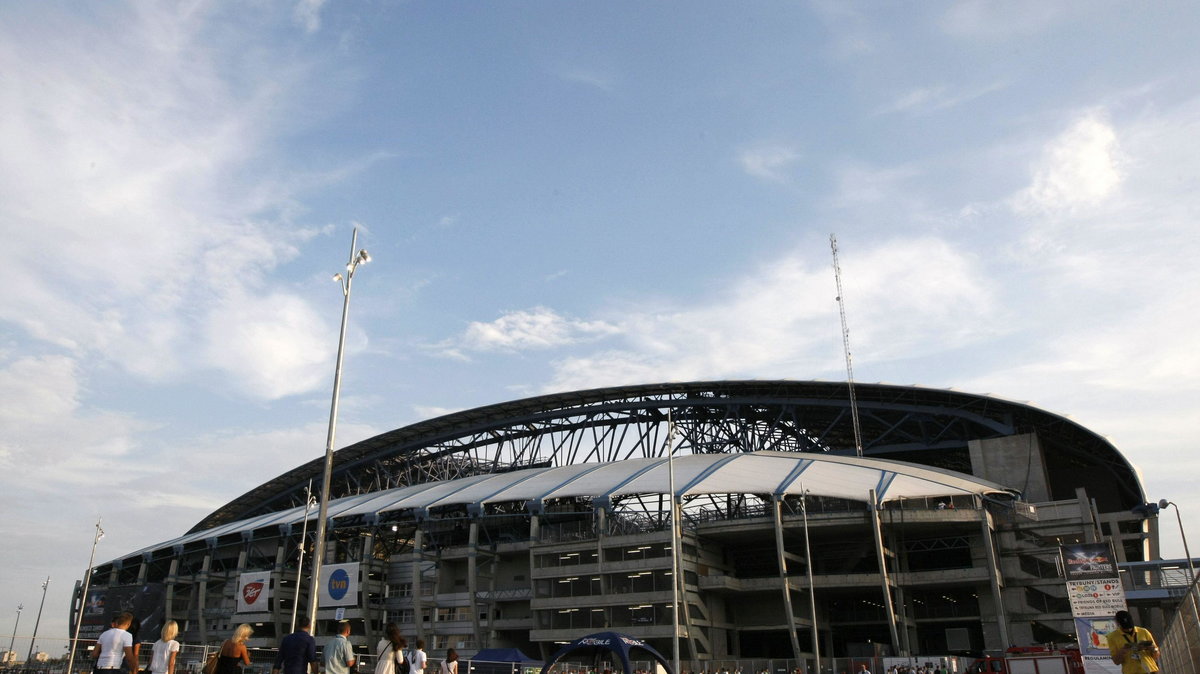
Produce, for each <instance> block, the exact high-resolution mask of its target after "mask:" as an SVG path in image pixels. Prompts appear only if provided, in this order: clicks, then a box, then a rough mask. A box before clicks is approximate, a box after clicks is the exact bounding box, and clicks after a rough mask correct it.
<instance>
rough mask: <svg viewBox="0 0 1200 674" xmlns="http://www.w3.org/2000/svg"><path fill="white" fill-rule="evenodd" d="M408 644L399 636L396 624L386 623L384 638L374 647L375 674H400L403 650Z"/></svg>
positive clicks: (402, 668)
mask: <svg viewBox="0 0 1200 674" xmlns="http://www.w3.org/2000/svg"><path fill="white" fill-rule="evenodd" d="M407 647H408V642H406V641H405V640H404V637H403V636H401V635H400V627H399V626H398V625H396V623H388V624H387V627H386V628H384V637H383V638H382V639H380V640H379V644H378V645H377V646H375V655H377V656H379V657H378V660H376V661H375V674H400V673H401V671H403V670H404V649H405V648H407Z"/></svg>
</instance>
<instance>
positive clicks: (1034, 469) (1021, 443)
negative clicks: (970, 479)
mask: <svg viewBox="0 0 1200 674" xmlns="http://www.w3.org/2000/svg"><path fill="white" fill-rule="evenodd" d="M967 451H968V453H969V454H970V456H971V474H972V475H974V476H975V477H978V478H982V479H984V480H991V481H992V482H998V483H1000V484H1007V485H1011V486H1013V487H1015V488H1016V489H1018V490H1020V491H1021V494H1022V495H1023V496H1024V498H1025V500H1026V501H1028V502H1030V503H1044V502H1046V501H1051V500H1053V498H1052V496H1051V494H1050V480H1049V478H1048V477H1047V471H1046V461H1045V459H1044V458H1043V456H1042V445H1041V442H1039V441H1038V437H1037V435H1036V434H1034V433H1024V434H1021V435H1009V436H1006V437H1003V438H989V439H986V440H970V441H968V442H967Z"/></svg>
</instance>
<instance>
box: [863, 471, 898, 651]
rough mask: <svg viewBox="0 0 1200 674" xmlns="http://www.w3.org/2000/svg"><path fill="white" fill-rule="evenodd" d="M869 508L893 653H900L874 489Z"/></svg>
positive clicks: (877, 503) (869, 496) (869, 494)
mask: <svg viewBox="0 0 1200 674" xmlns="http://www.w3.org/2000/svg"><path fill="white" fill-rule="evenodd" d="M867 506H868V507H869V508H870V510H871V533H872V534H873V535H874V538H875V559H876V560H877V561H878V562H879V584H880V586H881V588H882V590H883V610H884V614H885V615H886V616H887V623H888V630H889V631H890V632H891V637H892V652H893V653H899V652H900V635H899V634H898V633H897V631H896V607H895V605H894V604H893V603H892V590H891V587H890V586H891V583H890V582H889V581H888V572H887V555H886V554H885V552H884V548H883V525H882V523H881V522H880V521H879V498H878V496H876V494H875V490H874V489H872V490H870V491H869V492H868V499H867Z"/></svg>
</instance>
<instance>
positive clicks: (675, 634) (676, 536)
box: [665, 409, 683, 674]
mask: <svg viewBox="0 0 1200 674" xmlns="http://www.w3.org/2000/svg"><path fill="white" fill-rule="evenodd" d="M674 444H675V422H674V421H673V420H672V419H671V410H670V409H668V410H667V444H666V448H665V450H666V452H667V489H669V490H670V492H671V667H672V668H673V669H674V672H675V674H679V594H680V593H679V588H680V587H681V585H680V583H679V578H680V576H681V575H682V574H681V571H682V567H683V564H681V563H680V560H681V559H682V557H681V556H680V554H679V552H680V551H679V548H680V545H681V544H682V541H681V539H682V535H683V532H682V531H681V530H680V529H679V516H680V514H682V510H683V509H682V508H680V507H679V506H678V505H677V504H676V502H675V461H674V456H675V449H674V447H673V446H672V445H674Z"/></svg>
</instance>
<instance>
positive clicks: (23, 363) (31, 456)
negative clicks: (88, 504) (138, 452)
mask: <svg viewBox="0 0 1200 674" xmlns="http://www.w3.org/2000/svg"><path fill="white" fill-rule="evenodd" d="M80 377H81V375H80V366H79V363H78V362H77V361H75V360H74V359H71V358H68V357H66V356H40V357H39V356H29V357H24V358H20V359H17V360H15V361H12V362H8V363H4V364H3V369H2V370H0V428H4V429H5V431H4V435H3V437H0V468H3V469H4V471H5V472H6V476H7V477H11V476H12V475H14V474H20V475H26V476H32V475H33V474H34V470H35V469H36V470H41V471H44V470H47V469H50V470H53V471H55V474H56V481H57V482H59V483H61V482H71V483H74V484H76V485H86V484H88V483H89V482H90V481H91V480H92V479H93V478H94V475H93V474H92V473H91V470H92V469H94V468H96V467H97V466H98V465H101V464H103V463H104V462H105V461H108V460H112V459H117V458H119V457H122V456H124V455H126V454H127V453H129V452H130V451H131V450H132V449H133V448H134V447H135V446H136V440H135V439H134V438H135V435H136V434H137V433H138V432H139V431H144V430H146V428H147V427H146V425H145V424H142V423H139V422H137V421H135V420H133V419H130V418H128V417H125V416H122V415H119V414H114V413H110V412H105V411H85V410H84V409H83V408H82V403H81V397H82V396H83V394H84V387H83V384H82V382H81V380H80ZM46 484H47V483H45V482H42V481H41V480H32V481H31V482H30V485H31V486H32V487H34V488H37V487H40V486H43V485H46Z"/></svg>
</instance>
